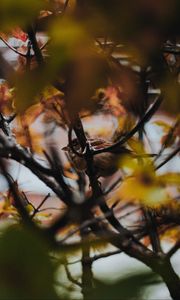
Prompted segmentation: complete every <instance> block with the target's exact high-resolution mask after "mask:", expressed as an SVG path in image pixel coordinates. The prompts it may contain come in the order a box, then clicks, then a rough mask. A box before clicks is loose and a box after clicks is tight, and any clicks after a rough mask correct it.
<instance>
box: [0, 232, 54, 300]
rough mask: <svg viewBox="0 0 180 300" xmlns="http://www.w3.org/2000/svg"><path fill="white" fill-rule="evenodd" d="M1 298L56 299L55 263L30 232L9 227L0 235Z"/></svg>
mask: <svg viewBox="0 0 180 300" xmlns="http://www.w3.org/2000/svg"><path fill="white" fill-rule="evenodd" d="M0 268H1V275H0V293H1V296H0V297H1V299H58V297H57V295H56V293H55V290H54V280H53V278H54V271H55V266H53V264H52V263H51V261H50V258H49V255H48V247H47V245H46V244H44V242H43V240H41V239H40V238H39V237H38V236H36V235H35V234H34V232H31V231H28V230H25V229H20V228H19V229H18V228H10V229H8V230H6V231H5V232H4V233H3V234H2V235H1V237H0Z"/></svg>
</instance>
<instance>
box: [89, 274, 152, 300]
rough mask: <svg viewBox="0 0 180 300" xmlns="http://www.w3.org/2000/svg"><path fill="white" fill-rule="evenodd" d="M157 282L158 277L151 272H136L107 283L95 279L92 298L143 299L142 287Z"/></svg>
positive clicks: (104, 299)
mask: <svg viewBox="0 0 180 300" xmlns="http://www.w3.org/2000/svg"><path fill="white" fill-rule="evenodd" d="M156 283H158V278H157V276H156V275H155V274H153V273H150V272H149V273H148V272H146V273H145V272H144V273H143V272H142V273H141V272H139V271H138V272H137V274H132V275H129V276H127V277H124V278H121V279H120V280H118V281H117V282H115V283H112V284H109V283H105V282H102V281H99V280H95V289H94V291H93V295H92V299H95V300H99V299H101V300H109V299H112V300H115V299H116V300H126V299H127V300H133V299H134V300H136V299H139V300H140V299H145V298H144V289H145V288H147V287H148V286H149V285H151V286H152V284H156Z"/></svg>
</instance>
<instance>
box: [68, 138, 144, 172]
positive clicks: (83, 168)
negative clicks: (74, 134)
mask: <svg viewBox="0 0 180 300" xmlns="http://www.w3.org/2000/svg"><path fill="white" fill-rule="evenodd" d="M87 142H88V143H89V145H90V147H91V149H93V150H99V149H104V148H106V147H109V146H112V144H113V143H112V142H110V141H105V140H103V139H93V138H88V139H87ZM72 147H73V149H74V150H75V151H73V150H72ZM62 150H63V151H65V152H66V153H67V156H68V158H69V160H70V161H71V162H72V164H73V167H74V169H75V170H77V171H78V172H87V163H86V160H85V158H84V157H83V156H79V155H78V154H76V153H75V152H79V153H82V152H81V146H80V145H79V142H78V140H77V139H76V138H75V139H73V140H72V143H71V147H70V145H67V146H65V147H63V148H62ZM122 155H129V156H130V157H132V158H138V155H136V154H135V153H133V151H131V150H129V149H127V148H126V147H125V146H121V147H119V148H116V149H113V150H112V151H109V152H102V153H99V154H96V155H94V157H93V162H94V164H93V166H94V172H95V174H96V176H97V177H108V176H111V175H113V174H114V173H115V172H116V171H117V170H118V161H119V159H120V158H122ZM140 157H141V156H140V155H139V158H140Z"/></svg>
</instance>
